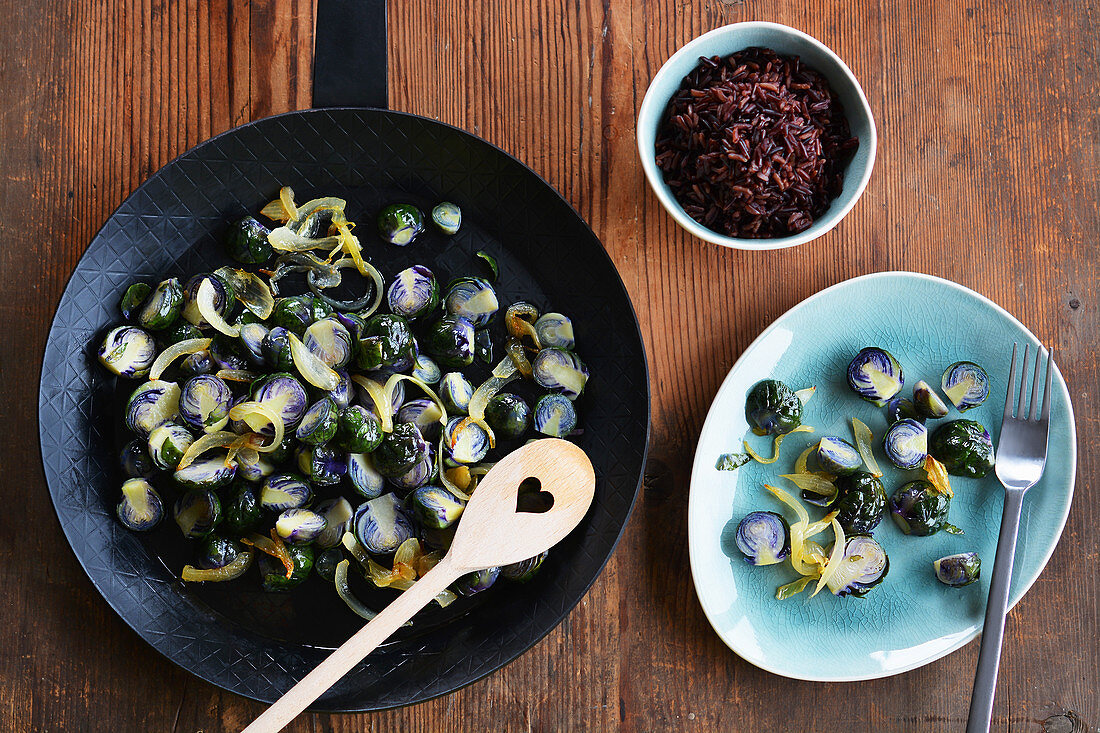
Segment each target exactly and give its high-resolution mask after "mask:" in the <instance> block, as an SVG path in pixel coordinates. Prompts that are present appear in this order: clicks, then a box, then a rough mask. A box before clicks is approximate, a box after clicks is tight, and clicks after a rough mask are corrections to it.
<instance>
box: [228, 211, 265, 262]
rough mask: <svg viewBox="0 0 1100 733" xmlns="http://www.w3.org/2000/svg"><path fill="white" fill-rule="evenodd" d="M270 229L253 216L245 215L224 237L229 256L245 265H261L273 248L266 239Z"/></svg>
mask: <svg viewBox="0 0 1100 733" xmlns="http://www.w3.org/2000/svg"><path fill="white" fill-rule="evenodd" d="M268 234H271V230H270V229H268V228H267V227H265V226H264V225H263V224H261V223H260V222H259V221H257V220H256V218H255V217H253V216H246V217H245V218H243V219H241V220H240V221H238V222H237V223H236V224H234V225H233V226H231V227H229V231H228V232H227V234H226V237H225V250H226V252H228V253H229V256H230V257H232V258H233V259H235V260H237V262H243V263H244V264H246V265H261V264H263V263H264V262H267V261H268V260H270V259H271V256H272V255H274V254H275V250H273V249H272V248H271V244H270V243H269V242H268V241H267V235H268Z"/></svg>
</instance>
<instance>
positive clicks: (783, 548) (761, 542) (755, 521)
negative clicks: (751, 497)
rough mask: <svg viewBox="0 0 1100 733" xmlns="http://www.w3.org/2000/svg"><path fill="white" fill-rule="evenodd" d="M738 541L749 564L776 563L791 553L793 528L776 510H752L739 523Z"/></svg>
mask: <svg viewBox="0 0 1100 733" xmlns="http://www.w3.org/2000/svg"><path fill="white" fill-rule="evenodd" d="M736 543H737V549H738V550H740V551H741V554H742V555H744V556H745V562H747V563H748V564H749V565H775V564H776V563H779V562H782V561H783V560H784V559H786V558H787V557H789V556H790V554H791V528H790V525H788V524H787V520H786V519H784V518H783V517H782V516H781V515H779V514H776V513H775V512H751V513H749V514H747V515H746V516H745V518H744V519H742V520H741V522H740V523H739V524H738V525H737V537H736Z"/></svg>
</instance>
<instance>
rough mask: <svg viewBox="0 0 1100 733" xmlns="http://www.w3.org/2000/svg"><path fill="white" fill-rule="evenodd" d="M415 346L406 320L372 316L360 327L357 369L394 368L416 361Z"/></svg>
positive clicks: (400, 317)
mask: <svg viewBox="0 0 1100 733" xmlns="http://www.w3.org/2000/svg"><path fill="white" fill-rule="evenodd" d="M415 346H416V343H415V341H414V340H413V335H412V330H411V329H410V328H409V322H408V321H407V320H406V319H405V318H403V317H402V316H395V315H390V314H385V313H380V314H377V315H374V316H371V317H370V318H369V319H368V320H367V323H366V325H364V326H363V332H362V334H360V336H359V345H358V348H357V349H356V354H355V361H356V363H357V364H358V365H359V368H360V369H366V370H373V369H385V368H394V367H395V366H396V365H399V364H401V363H402V362H403V361H405V360H410V361H411V360H412V359H415V358H416V354H415V351H414V349H415Z"/></svg>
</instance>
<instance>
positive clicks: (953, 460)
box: [928, 420, 995, 478]
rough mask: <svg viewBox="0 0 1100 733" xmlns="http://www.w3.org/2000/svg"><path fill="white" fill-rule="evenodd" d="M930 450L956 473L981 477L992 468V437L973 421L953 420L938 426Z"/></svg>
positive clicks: (993, 459)
mask: <svg viewBox="0 0 1100 733" xmlns="http://www.w3.org/2000/svg"><path fill="white" fill-rule="evenodd" d="M928 452H929V453H930V454H931V455H932V457H933V458H935V459H936V460H937V461H939V462H940V463H942V464H943V466H944V468H946V469H947V472H948V473H950V474H952V475H954V476H965V477H967V478H982V477H983V476H985V475H986V474H987V473H989V471H990V469H992V468H993V465H994V463H995V457H994V455H993V439H992V438H990V436H989V431H988V430H986V429H985V427H984V426H983V425H982V424H981V423H979V422H975V421H974V420H952V421H951V422H948V423H944V424H943V425H941V426H939V427H938V428H936V432H934V433H932V436H931V437H930V438H929V439H928Z"/></svg>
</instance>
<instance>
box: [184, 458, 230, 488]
mask: <svg viewBox="0 0 1100 733" xmlns="http://www.w3.org/2000/svg"><path fill="white" fill-rule="evenodd" d="M236 475H237V463H236V462H235V461H229V460H228V454H227V453H226V452H225V451H214V452H212V453H205V454H203V455H202V456H200V457H199V458H197V459H195V461H194V462H192V463H191V465H189V466H187V467H186V468H180V469H178V470H176V472H175V473H173V474H172V478H173V479H175V481H176V483H177V484H179V485H180V486H182V487H184V488H186V489H216V488H219V487H221V486H227V485H228V484H230V483H231V482H232V481H233V477H234V476H236Z"/></svg>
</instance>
